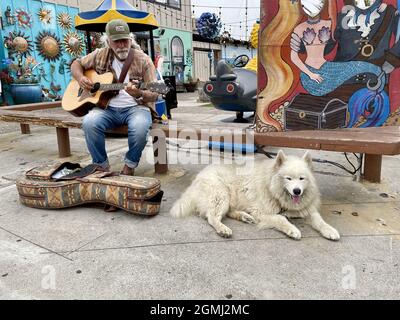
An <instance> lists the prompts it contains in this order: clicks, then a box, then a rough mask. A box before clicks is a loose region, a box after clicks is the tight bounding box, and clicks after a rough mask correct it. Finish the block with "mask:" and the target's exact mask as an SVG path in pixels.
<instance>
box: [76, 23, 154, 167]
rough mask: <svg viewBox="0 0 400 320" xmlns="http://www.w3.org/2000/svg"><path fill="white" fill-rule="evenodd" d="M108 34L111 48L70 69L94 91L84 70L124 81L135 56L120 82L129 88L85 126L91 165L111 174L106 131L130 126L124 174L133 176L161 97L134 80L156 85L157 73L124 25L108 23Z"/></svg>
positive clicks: (93, 112)
mask: <svg viewBox="0 0 400 320" xmlns="http://www.w3.org/2000/svg"><path fill="white" fill-rule="evenodd" d="M105 31H106V35H107V45H108V46H107V47H106V48H102V49H98V50H96V51H94V52H92V53H90V54H88V55H87V56H85V57H82V58H79V59H76V60H75V61H74V62H73V63H72V65H71V72H72V75H73V77H74V78H75V79H76V80H77V81H78V82H79V85H80V87H81V88H82V89H83V90H91V89H92V87H93V83H92V81H91V80H90V79H89V78H87V77H85V75H84V71H85V70H88V69H94V70H96V72H97V73H99V74H103V73H105V72H112V73H113V74H114V79H115V80H116V79H119V78H120V77H121V73H122V71H123V69H124V63H125V61H126V60H128V62H129V60H130V59H129V58H128V57H131V56H132V55H133V59H132V62H131V63H130V65H129V66H127V67H128V69H127V70H128V71H127V73H126V76H125V79H122V81H120V82H123V83H129V84H128V85H127V86H126V87H125V89H124V90H121V91H119V92H118V93H117V94H116V95H115V96H114V97H113V98H111V100H110V101H109V104H108V107H107V108H106V109H105V110H103V109H100V108H98V107H95V108H93V109H92V110H90V112H89V113H88V114H87V115H86V116H85V117H84V119H83V123H82V127H83V130H84V132H85V140H86V145H87V148H88V150H89V152H90V154H91V156H92V161H93V163H94V164H97V165H98V166H101V167H102V168H103V169H104V170H110V165H109V161H108V157H107V152H106V149H105V132H106V130H108V129H112V128H116V127H120V126H123V125H127V126H128V146H129V149H128V152H127V153H126V155H125V160H124V161H125V165H124V167H123V170H122V174H126V175H133V174H134V169H135V168H136V167H137V166H138V164H139V161H140V158H141V155H142V151H143V149H144V148H145V146H146V142H147V136H148V133H149V130H150V127H151V124H152V115H151V109H153V110H154V103H153V102H155V101H156V100H157V97H158V94H157V93H153V92H150V91H148V90H144V91H142V90H140V89H138V88H137V87H136V86H135V84H134V83H136V82H135V79H141V80H142V81H144V82H155V81H157V78H156V71H155V67H154V64H153V62H152V61H151V59H150V57H149V56H147V55H146V54H145V53H144V52H143V51H141V50H139V49H138V46H137V45H136V43H135V42H134V40H133V38H132V37H131V35H130V30H129V26H128V24H127V23H126V22H125V21H123V20H121V19H114V20H111V21H110V22H109V23H107V25H106V30H105ZM125 69H126V68H125ZM122 77H123V75H122Z"/></svg>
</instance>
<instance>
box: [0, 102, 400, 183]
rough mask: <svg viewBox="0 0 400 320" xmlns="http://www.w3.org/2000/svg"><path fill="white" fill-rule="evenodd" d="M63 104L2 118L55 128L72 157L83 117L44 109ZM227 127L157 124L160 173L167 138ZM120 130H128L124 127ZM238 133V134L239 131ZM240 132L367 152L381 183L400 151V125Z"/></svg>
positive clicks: (262, 141) (219, 132) (372, 176)
mask: <svg viewBox="0 0 400 320" xmlns="http://www.w3.org/2000/svg"><path fill="white" fill-rule="evenodd" d="M59 107H60V103H59V102H54V103H45V104H43V103H42V104H34V105H19V106H11V107H2V108H1V109H0V120H3V121H8V122H17V123H20V124H21V132H22V133H29V132H30V130H29V125H42V126H43V125H44V126H51V127H55V128H56V133H57V143H58V151H59V156H60V157H68V156H70V154H71V149H70V141H69V131H68V130H69V128H81V123H82V118H75V117H73V116H70V115H68V114H65V115H64V114H63V115H58V114H51V113H46V112H43V109H44V108H46V109H49V108H59ZM38 110H40V111H38ZM27 111H29V112H27ZM225 126H226V124H224V128H221V126H220V125H217V124H210V125H209V126H207V128H204V123H197V124H196V123H190V126H184V125H179V126H163V125H158V124H155V125H154V126H153V130H152V136H153V146H154V145H156V144H157V148H154V155H155V159H156V162H155V171H156V173H165V172H167V171H168V164H167V156H166V155H167V146H166V138H168V137H178V136H181V137H182V136H183V137H185V136H186V134H187V135H190V136H191V137H192V138H193V135H194V136H195V137H197V139H198V140H206V141H226V140H227V139H226V138H225V137H226V135H225V134H224V130H226V127H225ZM231 129H233V128H231ZM120 131H121V132H124V129H121V130H120ZM235 133H236V135H237V134H238V131H236V132H235ZM239 134H240V135H241V140H240V141H242V142H243V143H246V142H248V141H249V140H248V138H249V136H251V137H250V138H251V139H254V143H255V144H256V145H262V146H275V147H288V148H301V149H313V150H324V151H335V152H353V153H362V154H365V158H364V171H363V177H364V179H365V180H367V181H370V182H378V183H379V182H380V181H381V168H382V156H383V155H398V154H400V127H382V128H366V129H355V128H353V129H340V130H326V131H325V130H324V131H292V132H274V133H253V132H249V131H245V130H239ZM224 136H225V137H224ZM229 142H232V141H231V140H230V141H229ZM236 142H237V141H236Z"/></svg>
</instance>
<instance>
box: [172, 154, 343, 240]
mask: <svg viewBox="0 0 400 320" xmlns="http://www.w3.org/2000/svg"><path fill="white" fill-rule="evenodd" d="M319 207H320V195H319V191H318V187H317V185H316V181H315V178H314V176H313V174H312V159H311V156H310V154H309V153H308V152H307V153H306V154H305V155H304V156H303V158H298V157H293V156H285V154H284V153H283V151H279V153H278V156H277V157H276V159H275V161H273V160H263V161H255V163H254V169H253V170H251V172H249V173H248V174H245V175H243V174H237V167H236V166H234V165H211V166H208V167H206V168H205V169H204V170H203V171H201V172H200V173H199V174H198V176H197V177H196V178H195V180H194V181H193V183H192V184H191V185H190V187H189V188H188V189H187V190H186V191H185V192H184V193H183V194H182V196H181V198H180V199H179V200H178V201H177V202H176V203H175V204H174V206H173V207H172V209H171V212H170V213H171V215H172V216H174V217H184V216H188V215H190V214H193V213H198V214H199V215H200V216H201V217H204V218H206V219H207V220H208V223H209V224H210V225H211V226H213V227H214V229H215V230H216V231H217V233H218V234H219V235H220V236H222V237H230V236H231V235H232V230H231V229H229V228H228V227H227V226H226V225H224V224H223V223H222V219H223V218H224V217H225V216H228V217H229V218H232V219H236V220H239V221H243V222H246V223H258V224H259V227H260V228H275V229H277V230H279V231H282V232H284V233H285V234H287V235H288V236H289V237H291V238H293V239H300V238H301V232H300V230H299V229H297V228H296V227H295V226H294V225H293V224H291V223H290V222H289V221H288V220H287V218H286V217H285V216H283V215H282V214H284V215H286V216H287V217H290V218H294V217H301V218H306V217H309V218H310V219H311V225H312V227H313V228H314V229H315V230H317V231H318V232H320V233H321V234H322V236H324V237H325V238H327V239H330V240H339V239H340V235H339V233H338V232H337V231H336V230H335V229H334V228H333V227H331V226H330V225H328V224H327V223H326V222H325V221H324V220H323V219H322V217H321V215H320V214H319Z"/></svg>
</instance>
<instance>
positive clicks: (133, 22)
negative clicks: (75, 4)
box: [75, 0, 158, 32]
mask: <svg viewBox="0 0 400 320" xmlns="http://www.w3.org/2000/svg"><path fill="white" fill-rule="evenodd" d="M112 19H122V20H124V21H126V22H127V23H128V25H129V28H130V30H131V31H133V32H135V31H148V30H154V29H157V28H158V23H157V20H156V19H155V17H154V15H153V14H152V13H147V12H143V11H138V10H136V9H135V8H134V7H133V6H132V5H130V4H129V3H127V2H126V1H125V0H103V2H102V3H101V4H100V5H99V6H98V7H97V8H96V9H95V10H94V11H85V12H81V13H79V14H78V15H77V16H75V28H76V29H78V30H85V31H96V32H104V31H105V27H106V24H107V22H109V21H110V20H112Z"/></svg>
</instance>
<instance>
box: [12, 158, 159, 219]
mask: <svg viewBox="0 0 400 320" xmlns="http://www.w3.org/2000/svg"><path fill="white" fill-rule="evenodd" d="M65 167H68V168H70V169H78V174H79V170H81V171H82V172H83V171H85V168H81V167H80V165H79V164H73V163H69V162H68V163H62V164H60V163H58V164H55V165H48V166H41V167H36V168H33V169H31V170H29V171H28V172H27V173H26V174H25V177H23V178H20V179H18V180H17V182H16V185H17V189H18V193H19V196H20V201H21V203H22V204H24V205H26V206H28V207H33V208H41V209H60V208H68V207H74V206H79V205H83V204H87V203H104V204H108V205H112V206H114V207H118V208H120V209H122V210H125V211H127V212H129V213H133V214H138V215H146V216H153V215H156V214H158V213H159V211H160V205H161V200H162V197H163V194H164V192H163V191H162V190H160V187H161V186H160V181H159V180H158V179H155V178H145V177H134V176H125V175H118V174H117V175H116V173H115V172H114V173H113V172H103V171H97V170H93V171H94V172H93V173H89V175H87V176H85V177H76V178H69V179H68V180H63V179H62V178H61V179H54V178H52V176H53V175H54V173H55V172H57V171H59V170H60V169H61V168H65Z"/></svg>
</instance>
